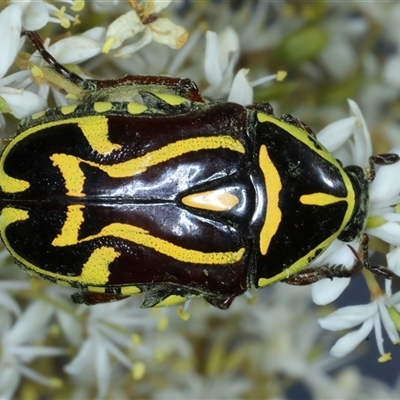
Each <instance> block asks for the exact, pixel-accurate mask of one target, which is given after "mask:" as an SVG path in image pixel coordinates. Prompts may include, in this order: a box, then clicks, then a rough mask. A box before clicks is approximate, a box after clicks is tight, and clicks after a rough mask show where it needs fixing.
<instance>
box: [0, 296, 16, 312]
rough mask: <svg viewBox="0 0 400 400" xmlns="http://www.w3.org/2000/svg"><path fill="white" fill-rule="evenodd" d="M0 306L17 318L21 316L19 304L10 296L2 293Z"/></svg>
mask: <svg viewBox="0 0 400 400" xmlns="http://www.w3.org/2000/svg"><path fill="white" fill-rule="evenodd" d="M0 306H1V307H4V308H5V309H6V310H8V311H10V312H12V313H13V314H14V315H15V316H18V315H20V314H21V311H20V308H19V305H18V303H17V302H16V301H15V300H14V299H13V298H12V297H11V296H9V295H8V294H6V293H4V292H0Z"/></svg>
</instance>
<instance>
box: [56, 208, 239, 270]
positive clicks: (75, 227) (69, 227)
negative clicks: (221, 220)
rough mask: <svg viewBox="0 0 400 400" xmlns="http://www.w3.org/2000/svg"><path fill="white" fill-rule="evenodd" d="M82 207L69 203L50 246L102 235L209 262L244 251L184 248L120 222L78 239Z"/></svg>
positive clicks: (191, 260)
mask: <svg viewBox="0 0 400 400" xmlns="http://www.w3.org/2000/svg"><path fill="white" fill-rule="evenodd" d="M83 208H84V206H82V205H71V206H68V211H67V217H66V220H65V223H64V226H63V227H62V229H61V232H60V234H59V235H57V237H56V238H55V239H54V240H53V242H52V245H53V246H57V247H64V246H72V245H75V244H78V243H83V242H88V241H90V240H95V239H99V238H102V237H104V236H114V237H117V238H120V239H124V240H128V241H130V242H133V243H136V244H138V245H140V246H146V247H149V248H151V249H153V250H155V251H157V252H159V253H161V254H165V255H167V256H169V257H172V258H174V259H175V260H178V261H182V262H187V263H198V264H211V265H214V264H217V265H218V264H219V265H226V264H233V263H235V262H237V261H239V260H240V259H241V258H242V256H243V254H244V252H245V249H244V248H240V249H239V250H237V251H235V252H214V253H204V252H202V251H198V250H190V249H185V248H184V247H180V246H177V245H175V244H173V243H171V242H168V241H167V240H164V239H161V238H159V237H156V236H152V235H151V234H150V233H149V232H148V231H146V230H144V229H142V228H139V227H136V226H133V225H128V224H121V223H112V224H110V225H107V226H105V227H104V228H103V229H102V230H101V231H100V232H99V233H97V234H95V235H91V236H87V237H85V238H82V239H79V230H80V227H81V225H82V223H83V221H84V216H83Z"/></svg>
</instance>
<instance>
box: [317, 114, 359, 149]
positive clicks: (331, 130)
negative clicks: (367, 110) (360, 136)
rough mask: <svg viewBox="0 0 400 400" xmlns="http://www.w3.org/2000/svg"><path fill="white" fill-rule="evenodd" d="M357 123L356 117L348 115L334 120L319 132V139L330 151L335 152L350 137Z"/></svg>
mask: <svg viewBox="0 0 400 400" xmlns="http://www.w3.org/2000/svg"><path fill="white" fill-rule="evenodd" d="M355 123H356V118H355V117H347V118H344V119H341V120H339V121H336V122H333V123H331V124H329V125H328V126H326V127H325V128H324V129H322V130H321V131H320V132H319V133H318V135H317V136H318V140H319V141H320V142H321V143H322V144H323V145H324V146H325V147H326V148H327V149H329V151H330V152H333V151H335V150H337V149H338V148H339V147H340V146H342V145H343V143H345V142H346V141H347V140H348V139H349V137H350V136H351V135H352V133H353V127H354V124H355Z"/></svg>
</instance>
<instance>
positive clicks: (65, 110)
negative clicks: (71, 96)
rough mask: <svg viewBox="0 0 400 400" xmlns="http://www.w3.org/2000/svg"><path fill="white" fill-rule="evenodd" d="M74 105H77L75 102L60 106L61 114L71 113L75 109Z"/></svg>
mask: <svg viewBox="0 0 400 400" xmlns="http://www.w3.org/2000/svg"><path fill="white" fill-rule="evenodd" d="M76 107H78V105H77V104H71V105H69V106H62V107H60V111H61V114H63V115H68V114H72V113H73V112H74V111H75V110H76Z"/></svg>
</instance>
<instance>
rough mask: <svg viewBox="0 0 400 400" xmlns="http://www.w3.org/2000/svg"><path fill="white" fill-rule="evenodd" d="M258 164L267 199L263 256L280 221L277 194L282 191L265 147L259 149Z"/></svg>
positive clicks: (278, 177) (262, 232) (276, 171)
mask: <svg viewBox="0 0 400 400" xmlns="http://www.w3.org/2000/svg"><path fill="white" fill-rule="evenodd" d="M258 162H259V164H260V168H261V171H262V173H263V175H264V182H265V188H266V195H267V199H268V202H267V208H266V211H265V217H264V223H263V226H262V228H261V233H260V251H261V254H262V255H265V254H267V251H268V247H269V245H270V243H271V240H272V237H273V236H274V235H275V233H276V231H277V230H278V227H279V224H280V222H281V219H282V211H281V210H280V208H279V194H280V191H281V189H282V182H281V178H280V176H279V173H278V170H277V169H276V168H275V165H274V163H273V162H272V161H271V159H270V158H269V155H268V150H267V147H266V146H265V145H262V146H261V147H260V154H259V159H258Z"/></svg>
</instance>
